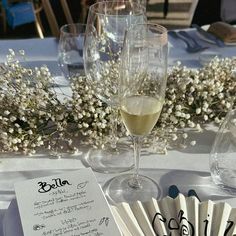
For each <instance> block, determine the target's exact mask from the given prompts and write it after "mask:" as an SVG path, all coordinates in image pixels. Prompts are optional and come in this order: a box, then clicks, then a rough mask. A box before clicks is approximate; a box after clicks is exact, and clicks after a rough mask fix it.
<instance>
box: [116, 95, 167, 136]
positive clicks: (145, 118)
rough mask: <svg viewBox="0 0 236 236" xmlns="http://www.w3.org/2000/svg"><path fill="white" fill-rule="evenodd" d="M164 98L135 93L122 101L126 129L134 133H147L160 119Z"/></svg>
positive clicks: (121, 111) (122, 114)
mask: <svg viewBox="0 0 236 236" xmlns="http://www.w3.org/2000/svg"><path fill="white" fill-rule="evenodd" d="M162 104H163V100H161V99H158V98H154V97H151V96H144V95H140V96H138V95H134V96H130V97H126V98H124V99H123V100H122V102H121V107H120V113H121V117H122V120H123V122H124V125H125V127H126V129H127V130H128V131H129V133H130V134H132V135H147V134H149V133H150V132H151V130H152V129H153V127H154V125H155V124H156V122H157V121H158V118H159V116H160V113H161V109H162Z"/></svg>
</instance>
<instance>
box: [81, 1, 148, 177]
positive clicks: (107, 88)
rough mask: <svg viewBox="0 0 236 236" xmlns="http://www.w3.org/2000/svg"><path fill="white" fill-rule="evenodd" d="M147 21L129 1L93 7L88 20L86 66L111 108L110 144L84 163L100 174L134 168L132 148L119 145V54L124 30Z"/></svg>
mask: <svg viewBox="0 0 236 236" xmlns="http://www.w3.org/2000/svg"><path fill="white" fill-rule="evenodd" d="M143 22H146V16H145V13H144V8H143V6H141V5H140V4H139V3H135V2H128V1H103V2H97V3H95V4H93V5H92V6H90V8H89V14H88V19H87V27H86V36H85V46H84V66H85V74H86V76H87V81H88V83H89V85H90V87H91V88H92V89H93V90H94V92H95V95H96V96H97V97H98V98H99V99H101V100H102V101H103V102H104V103H106V104H107V105H108V106H110V107H111V114H112V115H113V117H112V118H111V119H110V120H111V124H110V126H111V127H112V129H111V131H112V132H111V135H110V137H111V140H110V143H111V145H106V147H105V148H104V149H103V150H102V149H90V150H89V152H88V155H86V156H85V160H84V161H85V162H86V164H87V165H89V166H90V167H91V168H92V169H93V170H95V171H98V172H109V173H111V172H113V173H114V172H122V171H127V170H129V169H131V168H132V167H133V161H132V159H131V158H130V155H127V153H129V152H130V147H129V146H127V145H122V144H121V145H119V144H117V143H116V138H117V136H116V135H117V130H116V127H117V113H118V109H117V108H118V81H119V74H120V70H119V66H120V54H121V49H122V47H123V41H124V35H125V30H126V29H127V28H128V27H129V26H130V25H131V24H137V23H143Z"/></svg>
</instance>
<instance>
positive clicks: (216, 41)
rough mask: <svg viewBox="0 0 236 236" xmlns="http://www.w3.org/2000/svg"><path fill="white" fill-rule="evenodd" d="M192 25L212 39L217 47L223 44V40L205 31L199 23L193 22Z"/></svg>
mask: <svg viewBox="0 0 236 236" xmlns="http://www.w3.org/2000/svg"><path fill="white" fill-rule="evenodd" d="M192 27H193V28H195V29H196V30H197V31H198V32H199V33H200V34H201V35H202V36H204V37H205V38H207V39H209V40H211V41H213V42H214V43H215V44H216V45H217V46H218V47H224V46H225V44H224V42H223V41H222V40H221V39H219V38H217V37H216V36H215V35H213V34H211V33H209V32H207V31H205V30H204V29H202V28H201V27H200V26H199V25H196V24H193V25H192Z"/></svg>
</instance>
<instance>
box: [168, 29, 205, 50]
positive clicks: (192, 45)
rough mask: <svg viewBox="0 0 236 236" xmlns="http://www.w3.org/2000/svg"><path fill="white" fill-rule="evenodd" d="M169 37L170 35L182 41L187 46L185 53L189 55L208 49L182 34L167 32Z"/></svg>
mask: <svg viewBox="0 0 236 236" xmlns="http://www.w3.org/2000/svg"><path fill="white" fill-rule="evenodd" d="M181 32H184V31H181ZM169 35H171V36H172V37H174V38H179V39H181V40H182V41H184V42H185V43H186V45H187V48H186V51H187V52H189V53H196V52H201V51H203V50H205V49H207V48H208V47H204V46H202V45H200V44H198V43H197V41H196V40H193V38H192V37H191V36H189V35H188V36H186V34H184V35H183V33H180V32H177V31H169Z"/></svg>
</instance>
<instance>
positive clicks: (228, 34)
mask: <svg viewBox="0 0 236 236" xmlns="http://www.w3.org/2000/svg"><path fill="white" fill-rule="evenodd" d="M207 31H208V32H209V33H212V34H214V35H215V36H216V37H218V38H220V39H221V40H223V41H224V42H226V43H235V42H236V27H234V26H232V25H230V24H228V23H225V22H221V21H218V22H215V23H212V24H211V25H210V27H209V28H208V30H207Z"/></svg>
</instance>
